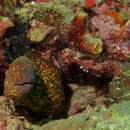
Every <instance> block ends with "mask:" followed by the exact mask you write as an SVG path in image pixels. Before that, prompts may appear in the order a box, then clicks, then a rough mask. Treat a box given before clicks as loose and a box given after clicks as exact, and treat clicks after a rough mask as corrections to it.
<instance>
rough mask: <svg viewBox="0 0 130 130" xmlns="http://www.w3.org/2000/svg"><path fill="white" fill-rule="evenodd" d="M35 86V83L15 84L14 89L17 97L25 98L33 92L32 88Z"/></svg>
mask: <svg viewBox="0 0 130 130" xmlns="http://www.w3.org/2000/svg"><path fill="white" fill-rule="evenodd" d="M33 86H34V83H33V82H21V83H16V84H14V87H15V89H16V95H19V96H24V95H27V94H28V93H30V92H31V90H32V88H33Z"/></svg>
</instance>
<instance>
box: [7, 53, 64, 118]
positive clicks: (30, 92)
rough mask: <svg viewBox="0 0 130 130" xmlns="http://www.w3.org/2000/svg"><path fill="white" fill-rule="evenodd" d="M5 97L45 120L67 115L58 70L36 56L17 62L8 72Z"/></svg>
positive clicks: (24, 57) (16, 60)
mask: <svg viewBox="0 0 130 130" xmlns="http://www.w3.org/2000/svg"><path fill="white" fill-rule="evenodd" d="M4 85H5V89H4V95H5V96H7V97H10V98H12V99H13V100H14V101H15V104H16V105H21V106H24V107H26V108H28V109H29V110H31V111H33V112H35V113H37V114H39V115H43V116H51V117H55V116H57V115H59V114H60V113H61V112H62V111H63V109H62V108H63V107H64V92H63V91H64V90H63V87H62V85H61V79H60V73H59V71H58V69H57V67H56V66H54V65H52V64H50V63H48V62H47V61H46V60H44V59H43V58H41V57H40V56H38V55H37V54H36V53H34V52H32V51H31V52H28V53H27V54H25V55H24V56H21V57H19V58H17V59H15V60H14V61H13V62H12V64H11V65H10V67H9V70H8V71H7V72H6V78H5V83H4Z"/></svg>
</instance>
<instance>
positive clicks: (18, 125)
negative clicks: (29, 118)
mask: <svg viewBox="0 0 130 130" xmlns="http://www.w3.org/2000/svg"><path fill="white" fill-rule="evenodd" d="M14 115H15V107H14V104H13V102H12V101H11V100H9V99H8V98H6V97H3V96H0V130H23V129H24V126H23V123H22V121H21V120H19V119H18V118H17V117H15V116H14Z"/></svg>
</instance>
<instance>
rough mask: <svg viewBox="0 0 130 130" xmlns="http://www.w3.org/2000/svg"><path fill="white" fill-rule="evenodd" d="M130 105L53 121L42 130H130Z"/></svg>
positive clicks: (125, 103)
mask: <svg viewBox="0 0 130 130" xmlns="http://www.w3.org/2000/svg"><path fill="white" fill-rule="evenodd" d="M129 105H130V102H129V101H128V102H127V101H124V102H123V103H119V104H113V105H112V106H111V107H110V108H109V109H106V108H105V107H104V106H101V108H100V109H99V111H98V112H91V111H88V112H87V111H84V112H83V113H81V114H77V115H75V116H71V117H69V118H68V119H61V120H56V121H51V122H50V123H47V124H45V125H44V126H42V127H41V128H40V130H56V129H57V130H66V129H67V130H70V129H71V130H79V129H82V130H106V129H107V130H111V129H116V130H122V129H126V130H129V129H130V123H129V114H130V110H129Z"/></svg>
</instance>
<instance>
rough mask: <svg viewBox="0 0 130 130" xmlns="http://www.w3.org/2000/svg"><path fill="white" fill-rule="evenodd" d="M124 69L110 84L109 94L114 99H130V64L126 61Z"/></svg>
mask: <svg viewBox="0 0 130 130" xmlns="http://www.w3.org/2000/svg"><path fill="white" fill-rule="evenodd" d="M123 69H124V70H123V73H122V74H121V75H120V76H115V77H114V78H113V80H112V81H111V82H110V84H109V88H110V89H109V96H110V97H111V98H112V100H113V101H122V100H130V64H129V63H125V64H124V65H123Z"/></svg>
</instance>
